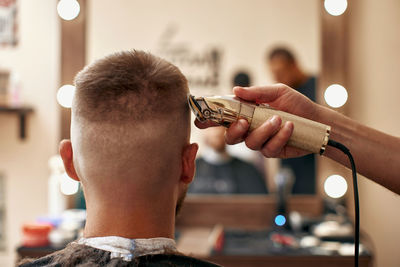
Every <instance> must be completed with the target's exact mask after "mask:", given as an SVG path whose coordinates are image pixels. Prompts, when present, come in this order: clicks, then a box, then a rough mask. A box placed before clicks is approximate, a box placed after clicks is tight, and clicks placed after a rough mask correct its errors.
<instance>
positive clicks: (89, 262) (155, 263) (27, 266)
mask: <svg viewBox="0 0 400 267" xmlns="http://www.w3.org/2000/svg"><path fill="white" fill-rule="evenodd" d="M84 247H86V246H84ZM74 249H75V250H77V249H78V250H79V247H74ZM89 250H90V251H89ZM71 252H74V251H72V250H71V248H67V250H65V249H64V250H61V251H58V252H56V253H53V254H51V255H48V256H45V257H43V258H39V259H36V260H31V261H26V262H25V263H20V265H19V266H20V267H41V266H51V267H58V266H60V267H61V266H76V264H79V265H81V266H127V267H128V266H132V267H163V266H166V267H192V266H193V267H197V266H198V267H218V266H219V265H216V264H214V263H211V262H207V261H203V260H199V259H196V258H193V257H189V256H184V255H178V254H155V255H146V256H141V257H138V258H136V259H134V260H132V261H129V262H128V261H124V260H122V259H119V258H113V259H111V258H110V253H109V252H106V251H103V250H99V249H94V248H89V249H88V251H87V252H86V253H84V254H82V253H79V252H78V251H77V252H78V253H76V254H78V255H73V256H72V255H71V254H70V253H71Z"/></svg>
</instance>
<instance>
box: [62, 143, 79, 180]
mask: <svg viewBox="0 0 400 267" xmlns="http://www.w3.org/2000/svg"><path fill="white" fill-rule="evenodd" d="M59 149H60V155H61V158H62V160H63V162H64V168H65V171H66V172H67V174H68V176H69V177H71V178H72V179H74V180H76V181H78V182H79V181H80V179H79V177H78V175H77V174H76V171H75V167H74V162H73V154H72V144H71V141H70V140H62V141H61V143H60V148H59Z"/></svg>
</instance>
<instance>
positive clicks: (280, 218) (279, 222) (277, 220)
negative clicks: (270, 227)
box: [275, 214, 286, 226]
mask: <svg viewBox="0 0 400 267" xmlns="http://www.w3.org/2000/svg"><path fill="white" fill-rule="evenodd" d="M285 223H286V218H285V216H283V215H281V214H279V215H277V216H276V217H275V224H276V225H278V226H282V225H284V224H285Z"/></svg>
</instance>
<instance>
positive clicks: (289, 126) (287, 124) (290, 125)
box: [285, 121, 294, 130]
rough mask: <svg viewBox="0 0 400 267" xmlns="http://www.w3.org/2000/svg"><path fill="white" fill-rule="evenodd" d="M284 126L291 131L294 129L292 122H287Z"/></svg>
mask: <svg viewBox="0 0 400 267" xmlns="http://www.w3.org/2000/svg"><path fill="white" fill-rule="evenodd" d="M285 126H286V127H288V128H289V129H290V130H293V129H294V124H293V122H291V121H287V122H286V123H285Z"/></svg>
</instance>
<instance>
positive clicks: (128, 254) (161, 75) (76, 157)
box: [22, 50, 216, 266]
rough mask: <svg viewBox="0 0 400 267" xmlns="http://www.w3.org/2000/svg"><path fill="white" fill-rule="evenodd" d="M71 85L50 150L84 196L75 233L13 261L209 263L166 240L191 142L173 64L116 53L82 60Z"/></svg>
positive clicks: (190, 172) (190, 164)
mask: <svg viewBox="0 0 400 267" xmlns="http://www.w3.org/2000/svg"><path fill="white" fill-rule="evenodd" d="M75 85H76V93H75V96H74V100H73V105H72V121H71V140H63V141H62V142H61V144H60V154H61V157H62V159H63V161H64V166H65V169H66V172H67V173H68V175H69V176H70V177H71V178H72V179H75V180H77V181H80V182H81V184H82V187H83V191H84V194H85V199H86V207H87V219H86V225H85V229H84V233H83V237H82V238H80V239H78V240H76V241H74V242H72V243H70V244H69V245H67V247H66V248H65V249H63V250H61V251H58V252H55V253H53V254H51V255H49V256H46V257H44V258H40V259H38V260H35V261H30V262H26V263H24V264H23V265H22V266H77V265H79V266H216V265H214V264H212V263H208V262H205V261H201V260H198V259H195V258H192V257H188V256H185V255H182V254H180V253H179V252H178V251H177V250H176V246H175V241H174V230H175V229H174V227H175V217H176V214H177V212H178V211H179V208H180V206H181V205H182V202H183V200H184V198H185V195H186V191H187V188H188V185H189V184H190V182H191V181H192V179H193V176H194V172H195V157H196V153H197V149H198V146H197V144H191V143H190V142H189V137H190V111H189V107H188V105H187V94H188V93H189V90H188V84H187V80H186V78H185V77H184V76H183V75H182V73H181V72H180V70H179V69H178V68H177V67H176V66H174V65H172V64H171V63H169V62H167V61H165V60H163V59H161V58H158V57H155V56H153V55H151V54H149V53H145V52H142V51H135V50H133V51H123V52H119V53H115V54H112V55H110V56H107V57H105V58H102V59H100V60H98V61H95V62H94V63H93V64H91V65H89V66H87V67H85V68H84V69H83V70H82V71H81V72H80V73H78V75H77V76H76V78H75Z"/></svg>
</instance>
